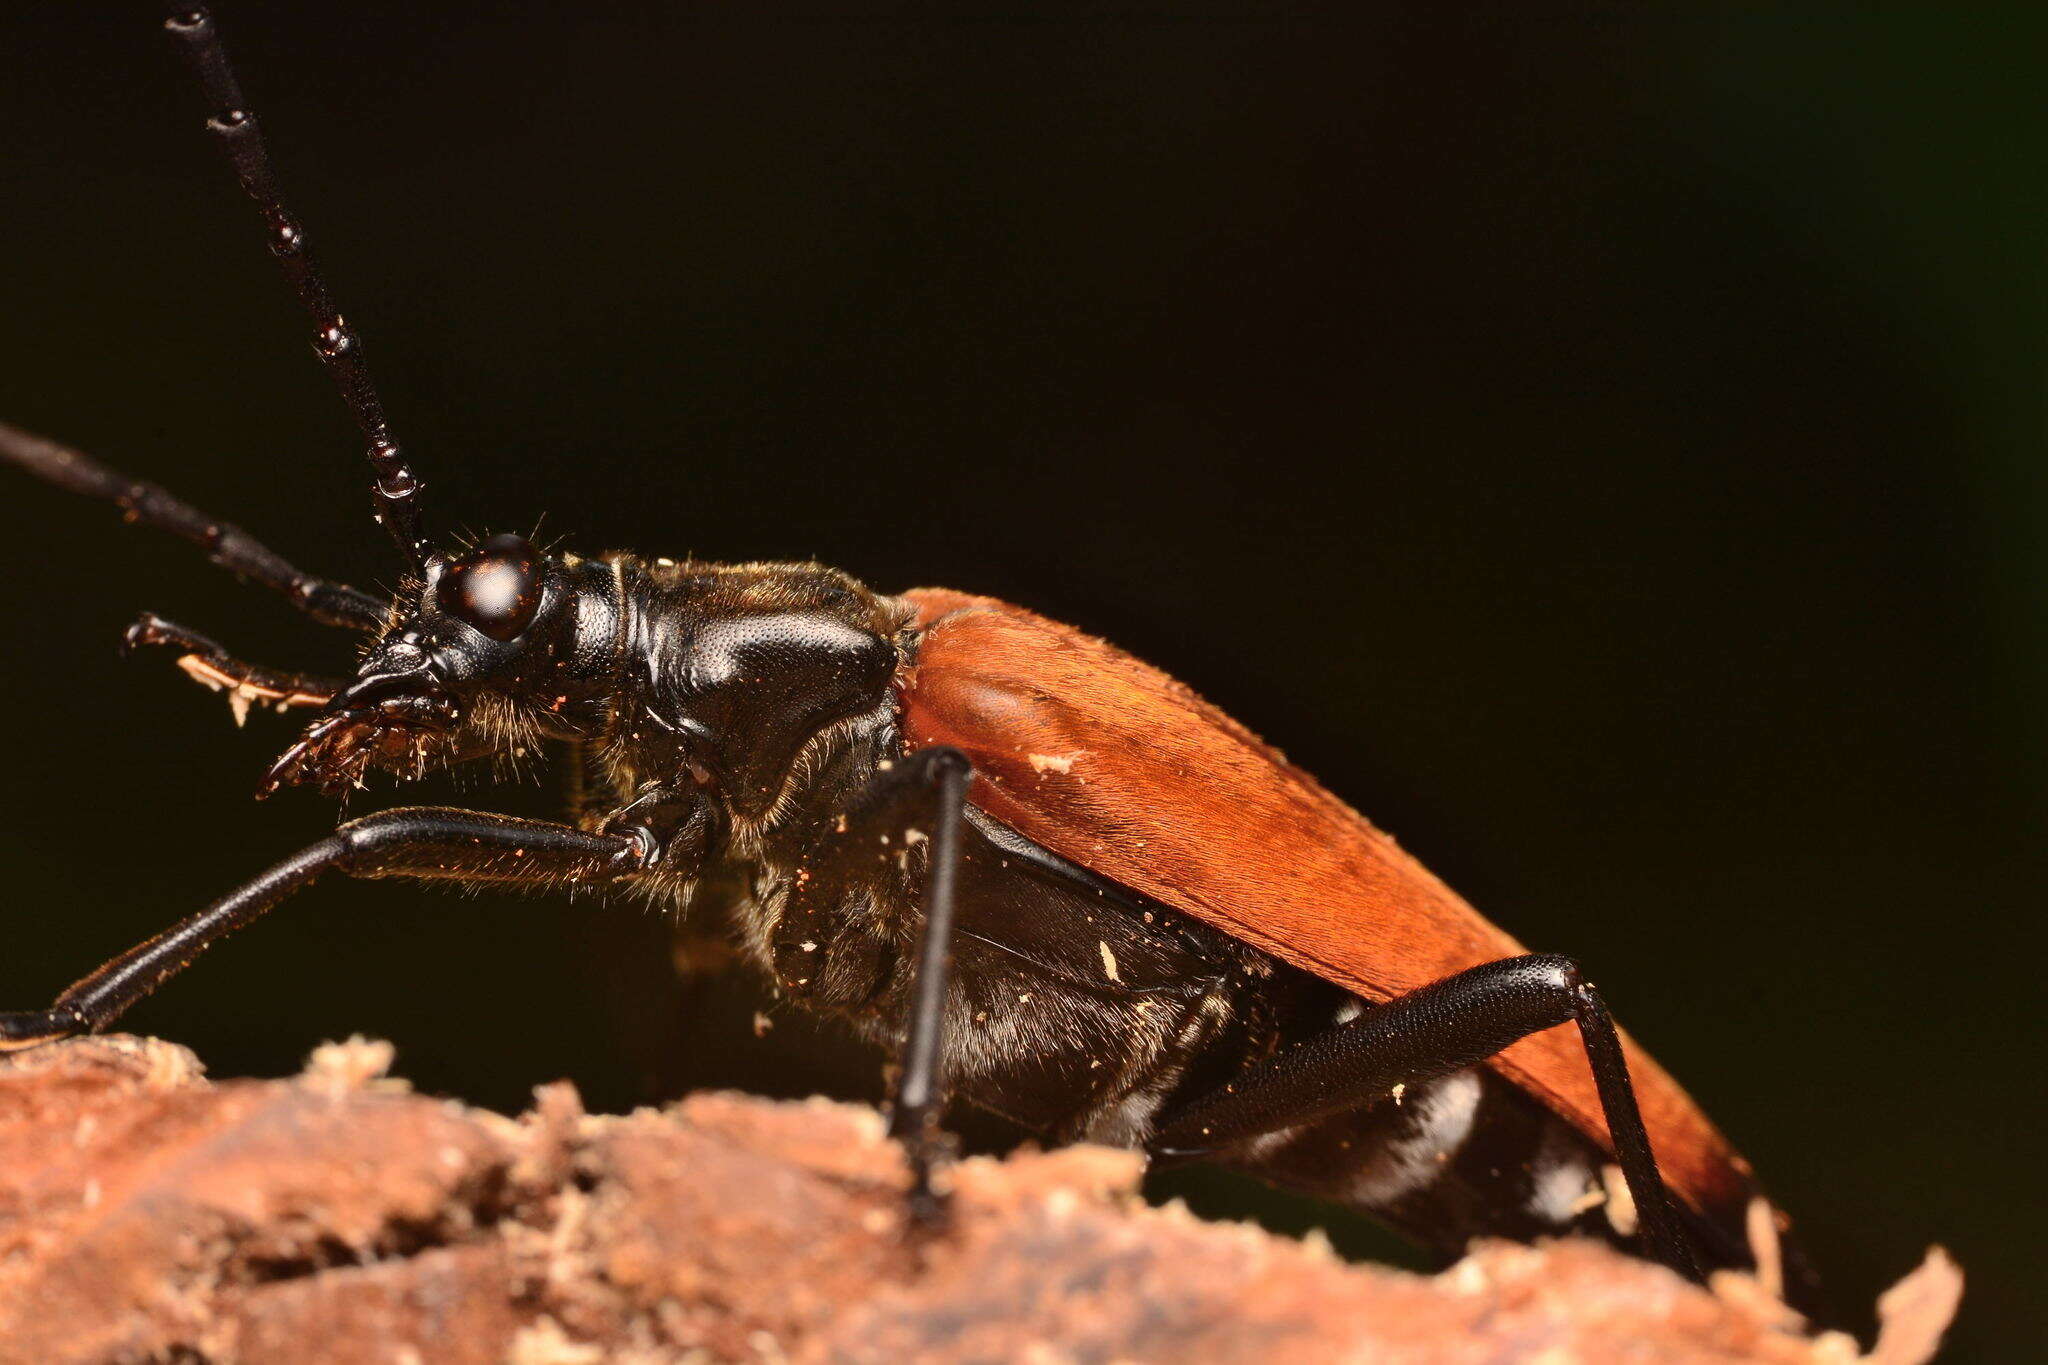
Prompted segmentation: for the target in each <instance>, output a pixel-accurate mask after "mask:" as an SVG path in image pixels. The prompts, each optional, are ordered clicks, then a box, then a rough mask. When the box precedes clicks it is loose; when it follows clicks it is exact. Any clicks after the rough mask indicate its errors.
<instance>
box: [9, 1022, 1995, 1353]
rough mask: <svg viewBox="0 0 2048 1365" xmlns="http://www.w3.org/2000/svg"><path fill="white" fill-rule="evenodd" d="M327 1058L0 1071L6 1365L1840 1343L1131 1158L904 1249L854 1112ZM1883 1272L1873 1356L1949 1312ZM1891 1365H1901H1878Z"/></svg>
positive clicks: (1594, 1250) (1601, 1270)
mask: <svg viewBox="0 0 2048 1365" xmlns="http://www.w3.org/2000/svg"><path fill="white" fill-rule="evenodd" d="M389 1057H390V1050H389V1048H388V1047H387V1046H385V1045H382V1044H373V1043H354V1044H344V1045H336V1046H331V1047H328V1048H323V1049H322V1050H321V1051H320V1052H318V1053H316V1054H315V1056H314V1059H313V1062H312V1063H311V1064H310V1065H309V1067H308V1069H307V1071H306V1073H305V1074H303V1075H301V1076H300V1077H298V1078H297V1079H295V1080H291V1081H224V1082H219V1083H209V1082H207V1081H206V1080H204V1079H203V1077H202V1076H201V1074H200V1068H199V1066H198V1063H197V1062H196V1060H195V1059H194V1058H193V1057H192V1056H191V1054H190V1053H188V1052H186V1051H184V1050H183V1049H182V1048H178V1047H175V1046H173V1045H171V1044H167V1043H162V1042H157V1041H154V1040H147V1039H134V1038H122V1037H110V1038H101V1039H87V1040H79V1041H76V1042H72V1043H66V1044H61V1045H58V1046H54V1047H49V1048H44V1049H39V1050H37V1051H34V1052H29V1053H25V1054H21V1055H19V1056H16V1057H12V1058H6V1059H0V1362H8V1363H9V1365H11V1363H12V1362H16V1361H21V1362H29V1361H33V1362H56V1361H113V1360H165V1359H195V1358H196V1359H206V1360H215V1361H265V1362H268V1361H309V1362H317V1361H337V1362H339V1361H349V1362H356V1361H393V1362H422V1365H425V1363H427V1362H444V1361H447V1362H468V1361H478V1362H482V1361H490V1362H515V1363H516V1365H577V1363H578V1362H598V1361H620V1362H648V1363H649V1365H652V1362H657V1361H684V1360H763V1361H817V1362H825V1361H848V1362H858V1361H891V1362H894V1361H910V1360H918V1361H922V1360H932V1361H1030V1362H1044V1365H1055V1363H1057V1362H1070V1361H1071V1362H1087V1361H1102V1362H1112V1361H1119V1362H1121V1361H1130V1362H1138V1361H1173V1362H1177V1365H1187V1363H1188V1362H1209V1361H1273V1360H1284V1361H1321V1360H1331V1361H1336V1360H1347V1361H1361V1360H1369V1361H1395V1362H1405V1361H1416V1362H1422V1361H1428V1362H1463V1361H1473V1362H1478V1361H1488V1362H1499V1361H1524V1360H1526V1361H1546V1362H1553V1363H1556V1362H1565V1361H1602V1360H1611V1359H1622V1358H1626V1359H1628V1360H1631V1361H1641V1362H1673V1363H1675V1362H1707V1361H1714V1362H1725V1361H1771V1362H1820V1361H1832V1362H1841V1361H1847V1360H1851V1359H1854V1358H1855V1354H1856V1353H1855V1349H1854V1346H1853V1344H1852V1343H1850V1342H1849V1341H1848V1339H1847V1338H1845V1337H1840V1336H1831V1337H1821V1338H1817V1339H1816V1338H1810V1337H1808V1336H1806V1335H1804V1334H1803V1333H1801V1332H1800V1331H1799V1326H1798V1323H1797V1322H1796V1320H1794V1319H1793V1318H1791V1317H1790V1315H1789V1314H1788V1313H1787V1312H1786V1310H1784V1309H1783V1308H1782V1307H1780V1306H1778V1305H1777V1304H1776V1303H1775V1302H1774V1301H1773V1300H1771V1299H1770V1298H1769V1297H1768V1295H1766V1294H1764V1293H1762V1292H1761V1291H1760V1290H1759V1289H1758V1288H1757V1287H1756V1286H1755V1284H1754V1283H1753V1282H1751V1281H1746V1280H1740V1279H1736V1278H1733V1277H1725V1278H1723V1279H1722V1280H1720V1281H1719V1282H1718V1283H1717V1285H1716V1286H1715V1289H1714V1290H1713V1291H1711V1292H1710V1291H1708V1290H1702V1289H1698V1288H1695V1287H1693V1286H1690V1285H1687V1284H1684V1283H1682V1282H1681V1281H1680V1280H1678V1279H1677V1278H1676V1277H1674V1276H1672V1275H1670V1274H1669V1273H1667V1272H1665V1271H1663V1270H1661V1269H1659V1268H1657V1267H1655V1266H1650V1265H1645V1264H1643V1263H1641V1262H1637V1261H1633V1260H1630V1259H1628V1258H1625V1257H1622V1256H1618V1255H1616V1254H1614V1253H1612V1252H1609V1251H1607V1250H1605V1249H1603V1248H1602V1247H1600V1246H1597V1245H1594V1244H1592V1243H1587V1242H1576V1241H1573V1242H1557V1243H1551V1244H1548V1245H1543V1246H1537V1247H1522V1246H1514V1245H1508V1244H1488V1245H1482V1246H1480V1247H1479V1248H1478V1249H1476V1250H1475V1251H1474V1253H1473V1254H1472V1255H1471V1256H1470V1257H1468V1258H1467V1259H1466V1260H1465V1261H1463V1262H1461V1263H1460V1264H1459V1265H1457V1266H1456V1267H1454V1268H1452V1269H1451V1270H1449V1271H1446V1272H1445V1273H1444V1274H1442V1275H1439V1276H1435V1277H1433V1278H1432V1277H1422V1276H1414V1275H1408V1274H1403V1273H1399V1272H1396V1271H1391V1270H1386V1269H1380V1268H1375V1267H1371V1266H1355V1265H1345V1264H1342V1263H1340V1262H1338V1261H1337V1260H1336V1259H1335V1258H1334V1257H1332V1256H1331V1255H1330V1254H1329V1253H1328V1252H1327V1251H1326V1250H1323V1249H1320V1248H1319V1247H1318V1246H1316V1245H1314V1244H1304V1243H1299V1242H1292V1241H1288V1240H1285V1239H1282V1238H1278V1237H1274V1236H1271V1235H1268V1234H1266V1233H1264V1232H1261V1231H1258V1230H1255V1229H1252V1228H1248V1227H1241V1226H1231V1225H1220V1224H1211V1223H1203V1222H1200V1221H1198V1220H1196V1219H1194V1218H1192V1217H1190V1216H1188V1215H1187V1214H1185V1213H1183V1212H1179V1211H1176V1210H1173V1209H1153V1208H1148V1207H1146V1206H1145V1205H1144V1204H1143V1203H1142V1202H1140V1201H1139V1200H1138V1199H1137V1198H1136V1197H1135V1193H1134V1191H1135V1188H1136V1181H1137V1176H1138V1167H1137V1164H1136V1162H1135V1161H1134V1160H1133V1158H1131V1157H1130V1156H1128V1155H1126V1154H1122V1153H1116V1152H1109V1151H1103V1150H1100V1149H1091V1148H1075V1149H1069V1150H1066V1151H1061V1152H1054V1153H1045V1154H1021V1155H1016V1156H1012V1157H1010V1158H1008V1159H1007V1160H1003V1161H994V1160H975V1161H969V1162H967V1163H964V1164H963V1165H962V1166H960V1167H959V1168H957V1170H956V1172H955V1186H956V1197H955V1206H954V1213H955V1217H954V1219H953V1222H952V1226H951V1227H950V1229H949V1230H947V1231H946V1232H944V1233H942V1234H939V1235H935V1236H931V1237H928V1238H922V1239H920V1238H918V1237H914V1236H907V1235H906V1231H905V1228H904V1225H903V1221H902V1214H901V1207H900V1205H901V1200H900V1195H901V1192H902V1189H903V1184H904V1175H903V1171H902V1168H901V1165H900V1163H899V1161H898V1159H897V1154H896V1152H895V1150H894V1148H893V1147H892V1146H891V1145H890V1144H889V1143H888V1142H887V1141H886V1140H885V1139H884V1138H883V1136H882V1133H881V1127H880V1124H879V1122H878V1120H877V1118H876V1116H875V1114H874V1113H873V1112H871V1111H869V1110H866V1109H861V1108H857V1107H853V1106H848V1105H840V1104H832V1103H827V1102H825V1101H811V1102H807V1103H802V1104H788V1103H771V1102H768V1101H764V1100H758V1099H752V1098H748V1097H744V1096H738V1095H725V1094H707V1095H698V1096H694V1097H692V1098H690V1099H687V1100H684V1101H683V1102H681V1103H680V1104H677V1105H674V1106H672V1107H670V1108H668V1109H665V1110H662V1111H659V1112H656V1111H652V1110H644V1111H640V1112H637V1113H633V1114H629V1115H624V1116H620V1117H593V1116H590V1115H586V1114H584V1113H583V1112H582V1109H581V1107H580V1105H579V1104H578V1102H577V1099H576V1095H575V1092H574V1091H573V1090H572V1089H570V1087H568V1086H566V1085H556V1086H551V1087H547V1088H545V1089H543V1090H542V1091H541V1092H539V1094H538V1096H537V1103H536V1105H535V1107H534V1109H533V1110H532V1111H531V1112H529V1113H527V1114H526V1115H524V1116H522V1117H521V1118H519V1119H517V1120H513V1119H507V1118H504V1117H502V1116H500V1115H496V1114H491V1113H486V1112H482V1111H479V1110H474V1109H469V1108H465V1107H463V1106H461V1105H458V1104H454V1103H449V1102H443V1101H437V1100H431V1099H427V1098H424V1097H421V1096H417V1095H413V1094H411V1093H409V1091H408V1090H407V1088H406V1087H405V1085H404V1084H403V1083H402V1082H398V1081H392V1080H386V1079H383V1078H382V1073H383V1069H384V1066H385V1065H386V1064H387V1063H388V1061H389ZM1930 1266H1934V1268H1933V1269H1931V1270H1926V1271H1923V1273H1922V1274H1921V1275H1920V1276H1918V1277H1917V1278H1916V1279H1915V1280H1913V1281H1909V1283H1908V1286H1906V1287H1904V1288H1903V1290H1902V1291H1895V1292H1894V1294H1895V1297H1894V1298H1893V1299H1892V1307H1891V1309H1890V1310H1889V1318H1890V1320H1891V1326H1892V1330H1891V1331H1890V1332H1889V1334H1888V1336H1887V1339H1886V1341H1885V1342H1884V1343H1883V1344H1882V1345H1881V1346H1880V1348H1879V1350H1880V1353H1881V1354H1880V1356H1879V1357H1877V1358H1880V1359H1883V1360H1884V1361H1886V1362H1887V1365H1907V1363H1908V1362H1911V1361H1914V1360H1918V1359H1923V1358H1925V1356H1926V1355H1927V1354H1928V1353H1929V1352H1930V1351H1931V1350H1932V1346H1933V1343H1934V1342H1935V1341H1937V1340H1938V1338H1939V1333H1940V1329H1941V1326H1942V1325H1944V1324H1945V1323H1946V1320H1947V1315H1948V1314H1949V1313H1950V1312H1952V1310H1953V1307H1954V1294H1955V1292H1956V1290H1957V1288H1958V1287H1959V1281H1958V1280H1957V1279H1956V1278H1955V1277H1954V1274H1953V1271H1952V1268H1946V1269H1945V1267H1947V1262H1946V1261H1945V1260H1943V1261H1941V1262H1940V1263H1939V1264H1938V1265H1937V1264H1936V1263H1935V1262H1933V1261H1930ZM1886 1352H1888V1354H1885V1353H1886Z"/></svg>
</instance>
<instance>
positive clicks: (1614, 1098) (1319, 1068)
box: [1148, 955, 1701, 1280]
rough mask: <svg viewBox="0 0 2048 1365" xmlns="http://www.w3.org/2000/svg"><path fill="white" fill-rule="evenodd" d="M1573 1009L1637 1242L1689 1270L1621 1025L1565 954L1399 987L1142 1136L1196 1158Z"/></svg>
mask: <svg viewBox="0 0 2048 1365" xmlns="http://www.w3.org/2000/svg"><path fill="white" fill-rule="evenodd" d="M1571 1021H1576V1022H1577V1024H1578V1026H1579V1033H1580V1036H1581V1038H1582V1040H1583V1042H1584V1044H1585V1049H1586V1059H1587V1061H1588V1063H1590V1065H1591V1067H1592V1071H1593V1079H1594V1082H1595V1084H1596V1086H1597V1088H1598V1091H1599V1095H1600V1103H1601V1108H1602V1110H1603V1111H1604V1113H1605V1115H1606V1119H1607V1127H1608V1130H1609V1132H1610V1133H1611V1134H1612V1136H1613V1139H1614V1154H1615V1161H1616V1163H1617V1164H1618V1165H1619V1166H1620V1167H1621V1171H1622V1175H1623V1177H1624V1179H1625V1180H1626V1181H1627V1184H1628V1190H1629V1194H1630V1196H1631V1197H1632V1198H1633V1200H1634V1203H1635V1209H1636V1217H1637V1222H1638V1227H1639V1228H1640V1236H1641V1240H1642V1245H1643V1247H1644V1248H1645V1250H1646V1251H1647V1252H1648V1253H1649V1254H1650V1255H1652V1256H1654V1257H1655V1258H1656V1259H1657V1260H1659V1261H1662V1262H1663V1263H1665V1264H1666V1265H1668V1266H1670V1267H1671V1268H1672V1269H1674V1270H1677V1271H1678V1272H1679V1273H1681V1274H1683V1275H1685V1276H1686V1277H1687V1278H1689V1279H1693V1280H1698V1279H1700V1277H1701V1276H1700V1268H1699V1257H1698V1254H1697V1252H1696V1250H1695V1248H1694V1245H1693V1241H1692V1238H1691V1236H1690V1235H1689V1233H1688V1232H1687V1230H1686V1229H1685V1227H1684V1224H1683V1220H1682V1218H1681V1216H1680V1214H1679V1211H1678V1210H1677V1208H1676V1207H1674V1205H1673V1203H1672V1200H1671V1196H1670V1195H1669V1193H1668V1192H1667V1190H1666V1188H1665V1185H1664V1181H1663V1177H1662V1176H1661V1175H1660V1174H1659V1172H1658V1169H1657V1160H1656V1157H1655V1155H1654V1154H1653V1153H1652V1151H1651V1149H1650V1140H1649V1135H1648V1133H1647V1131H1646V1130H1645V1129H1644V1127H1643V1121H1642V1115H1641V1113H1640V1112H1639V1110H1638V1107H1637V1104H1636V1096H1635V1088H1634V1086H1633V1084H1632V1083H1631V1082H1630V1080H1629V1075H1628V1063H1627V1061H1626V1059H1625V1058H1624V1056H1623V1054H1622V1049H1621V1037H1620V1034H1619V1033H1618V1032H1617V1031H1616V1029H1615V1027H1614V1021H1613V1020H1612V1018H1610V1017H1609V1015H1608V1013H1607V1007H1606V1005H1605V1004H1604V1003H1603V1002H1602V1001H1601V999H1600V995H1599V993H1598V992H1597V991H1595V990H1594V989H1593V987H1592V985H1591V983H1589V982H1587V981H1586V980H1585V979H1584V978H1583V977H1582V976H1581V975H1580V974H1579V969H1578V966H1577V964H1575V963H1573V962H1572V961H1571V960H1570V959H1568V958H1563V957H1556V956H1549V955H1532V956H1528V957H1516V958H1507V959H1504V960H1502V961H1499V962H1489V963H1485V964H1483V965H1481V966H1478V967H1473V968H1470V969H1468V970H1466V971H1462V972H1458V973H1456V974H1454V975H1451V976H1447V977H1445V978H1444V979H1443V980H1441V981H1437V982H1434V983H1432V984H1431V985H1428V986H1424V987H1421V988H1420V989H1418V990H1414V991H1410V992H1409V993H1408V994H1406V995H1402V996H1397V997H1396V998H1394V999H1393V1000H1390V1001H1387V1002H1386V1003H1385V1004H1383V1005H1378V1006H1375V1007H1373V1008H1371V1009H1369V1010H1367V1011H1366V1012H1365V1013H1364V1014H1363V1015H1362V1016H1360V1017H1359V1018H1358V1019H1356V1020H1353V1021H1351V1022H1349V1023H1345V1024H1340V1025H1338V1026H1336V1027H1334V1028H1331V1029H1328V1030H1326V1031H1324V1032H1322V1033H1318V1034H1315V1035H1313V1036H1312V1037H1309V1038H1305V1039H1303V1040H1301V1041H1300V1042H1298V1043H1296V1044H1294V1045H1293V1046H1291V1047H1288V1048H1286V1049H1285V1050H1283V1051H1281V1052H1280V1053H1278V1054H1277V1055H1275V1056H1273V1057H1270V1058H1268V1059H1267V1060H1266V1061H1264V1062H1261V1063H1259V1064H1258V1065H1256V1066H1253V1067H1251V1068H1250V1069H1248V1070H1246V1071H1245V1072H1243V1073H1242V1074H1240V1075H1238V1076H1237V1077H1236V1078H1235V1079H1233V1080H1232V1081H1231V1082H1230V1083H1229V1084H1227V1085H1225V1086H1223V1087H1222V1088H1220V1089H1218V1090H1215V1091H1212V1092H1210V1093H1209V1094H1207V1095H1205V1096H1202V1097H1201V1098H1199V1099H1196V1100H1194V1101H1193V1102H1192V1103H1190V1104H1188V1105H1186V1106H1184V1107H1183V1108H1181V1109H1179V1110H1177V1111H1176V1112H1174V1113H1171V1114H1168V1115H1165V1116H1163V1118H1162V1119H1161V1121H1160V1123H1159V1126H1158V1127H1157V1128H1155V1129H1154V1131H1153V1134H1152V1138H1151V1140H1150V1142H1149V1143H1148V1148H1149V1150H1150V1151H1151V1152H1152V1154H1153V1155H1154V1156H1156V1157H1159V1158H1162V1159H1165V1160H1168V1161H1176V1162H1177V1161H1184V1160H1194V1159H1199V1158H1201V1157H1204V1156H1207V1155H1209V1154H1211V1153H1214V1152H1218V1151H1220V1150H1222V1149H1224V1148H1227V1147H1231V1146H1234V1145H1236V1144H1239V1143H1243V1142H1246V1141H1249V1140H1250V1139H1253V1138H1257V1137H1260V1136H1262V1135H1265V1134H1269V1133H1275V1132H1279V1131H1281V1130H1283V1129H1286V1128H1290V1127H1293V1126H1295V1125H1297V1124H1304V1123H1310V1122H1313V1121H1315V1120H1317V1119H1321V1118H1326V1117H1328V1116H1330V1115H1332V1114H1338V1113H1342V1112H1345V1111H1347V1110H1356V1109H1363V1108H1366V1107H1368V1106H1371V1105H1375V1104H1379V1103H1381V1102H1384V1101H1387V1100H1389V1099H1390V1098H1393V1097H1397V1096H1399V1095H1400V1094H1401V1093H1402V1092H1404V1091H1405V1090H1407V1089H1408V1088H1410V1087H1418V1086H1421V1085H1423V1084H1425V1083H1427V1082H1432V1081H1437V1080H1440V1079H1442V1078H1444V1077H1447V1076H1450V1075H1452V1074H1453V1073H1455V1072H1460V1071H1464V1070H1465V1069H1466V1068H1468V1067H1470V1066H1473V1065H1475V1064H1476V1063H1478V1062H1481V1061H1484V1060H1485V1059H1486V1058H1488V1057H1491V1056H1493V1055H1494V1054H1495V1053H1497V1052H1499V1051H1501V1050H1502V1049H1503V1048H1506V1047H1507V1046H1508V1045H1509V1044H1511V1043H1514V1042H1516V1041H1518V1040H1520V1039H1522V1038H1525V1037H1527V1036H1529V1035H1530V1034H1533V1033H1538V1032H1540V1031H1542V1030H1543V1029H1547V1028H1551V1027H1553V1026H1555V1025H1557V1024H1562V1023H1567V1022H1571Z"/></svg>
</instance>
